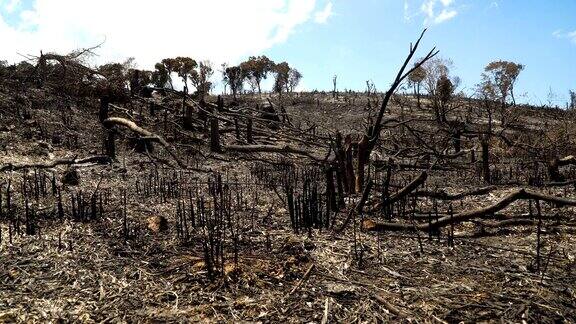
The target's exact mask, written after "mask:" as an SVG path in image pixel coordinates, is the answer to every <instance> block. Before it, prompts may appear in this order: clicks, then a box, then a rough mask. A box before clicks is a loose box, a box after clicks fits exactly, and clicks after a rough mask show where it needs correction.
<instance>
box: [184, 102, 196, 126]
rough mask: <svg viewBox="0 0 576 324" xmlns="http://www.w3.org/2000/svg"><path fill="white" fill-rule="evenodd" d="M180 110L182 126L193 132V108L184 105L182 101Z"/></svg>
mask: <svg viewBox="0 0 576 324" xmlns="http://www.w3.org/2000/svg"><path fill="white" fill-rule="evenodd" d="M182 108H183V109H184V124H183V125H182V126H183V127H184V129H186V130H193V129H194V117H193V116H192V114H193V113H194V108H193V107H192V106H189V105H186V103H185V102H184V101H182Z"/></svg>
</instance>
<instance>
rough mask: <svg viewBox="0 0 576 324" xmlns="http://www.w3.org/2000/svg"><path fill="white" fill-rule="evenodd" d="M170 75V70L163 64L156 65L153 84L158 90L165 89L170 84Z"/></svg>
mask: <svg viewBox="0 0 576 324" xmlns="http://www.w3.org/2000/svg"><path fill="white" fill-rule="evenodd" d="M168 79H169V75H168V70H167V69H166V67H165V66H164V64H162V63H156V65H154V72H152V83H154V85H155V86H156V87H158V88H164V87H165V86H166V83H168Z"/></svg>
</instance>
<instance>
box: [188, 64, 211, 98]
mask: <svg viewBox="0 0 576 324" xmlns="http://www.w3.org/2000/svg"><path fill="white" fill-rule="evenodd" d="M212 74H214V69H212V63H211V62H210V61H207V60H206V61H202V62H200V64H198V69H197V70H194V71H193V72H192V75H191V80H192V84H193V85H194V87H196V94H197V95H198V97H199V98H200V99H204V97H205V96H206V95H207V94H208V93H209V92H210V90H211V89H212V82H210V78H211V77H212Z"/></svg>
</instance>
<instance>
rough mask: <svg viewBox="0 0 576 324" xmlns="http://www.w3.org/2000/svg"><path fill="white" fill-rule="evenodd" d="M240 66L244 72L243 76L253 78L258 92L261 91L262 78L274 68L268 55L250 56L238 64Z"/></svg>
mask: <svg viewBox="0 0 576 324" xmlns="http://www.w3.org/2000/svg"><path fill="white" fill-rule="evenodd" d="M240 67H241V68H242V70H243V71H244V72H245V77H246V78H247V79H249V80H250V79H251V80H253V82H254V83H255V84H256V87H257V88H258V93H260V94H261V93H262V88H261V87H260V84H261V82H262V80H263V79H266V78H267V77H268V73H270V72H271V71H272V69H273V68H274V62H273V61H272V60H270V59H269V58H268V57H266V56H264V55H262V56H258V57H255V56H251V57H250V58H248V61H246V62H243V63H241V64H240Z"/></svg>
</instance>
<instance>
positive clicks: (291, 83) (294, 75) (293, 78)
mask: <svg viewBox="0 0 576 324" xmlns="http://www.w3.org/2000/svg"><path fill="white" fill-rule="evenodd" d="M301 79H302V73H300V71H298V70H296V69H294V68H292V69H290V72H288V87H289V88H290V92H293V91H294V89H296V87H297V86H298V84H299V83H300V80H301Z"/></svg>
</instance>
